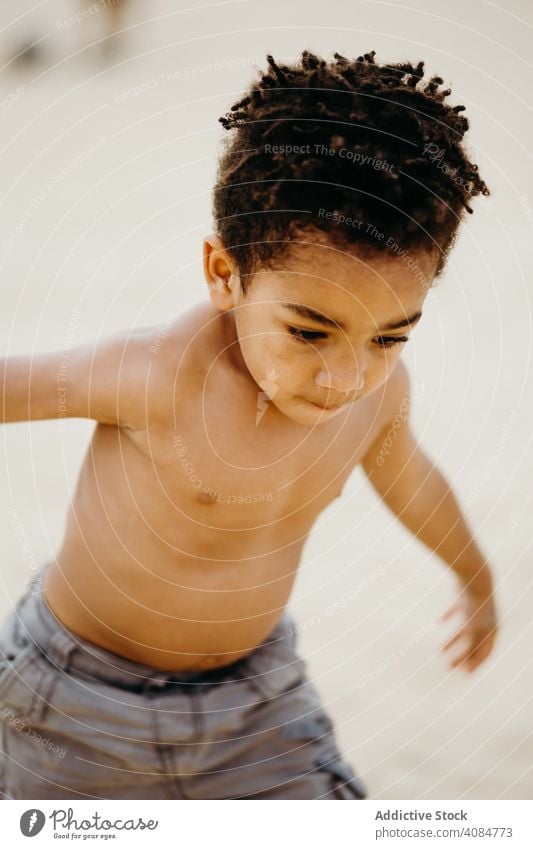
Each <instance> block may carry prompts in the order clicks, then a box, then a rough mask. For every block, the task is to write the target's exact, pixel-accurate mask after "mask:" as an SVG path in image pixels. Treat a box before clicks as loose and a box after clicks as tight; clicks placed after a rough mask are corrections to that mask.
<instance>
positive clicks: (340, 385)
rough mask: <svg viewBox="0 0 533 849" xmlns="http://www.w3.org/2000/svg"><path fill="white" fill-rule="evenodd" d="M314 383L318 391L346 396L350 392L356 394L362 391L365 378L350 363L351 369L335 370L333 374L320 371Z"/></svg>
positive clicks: (326, 370)
mask: <svg viewBox="0 0 533 849" xmlns="http://www.w3.org/2000/svg"><path fill="white" fill-rule="evenodd" d="M315 383H316V385H317V387H318V388H319V389H328V390H331V391H333V392H338V393H339V394H341V395H348V394H349V393H350V392H358V391H359V390H361V389H363V387H364V385H365V378H364V374H363V372H362V370H361V369H360V368H358V367H357V366H354V365H353V362H352V367H351V368H343V369H342V370H341V369H336V370H335V371H334V372H333V371H330V370H328V369H322V371H319V373H318V374H317V376H316V378H315Z"/></svg>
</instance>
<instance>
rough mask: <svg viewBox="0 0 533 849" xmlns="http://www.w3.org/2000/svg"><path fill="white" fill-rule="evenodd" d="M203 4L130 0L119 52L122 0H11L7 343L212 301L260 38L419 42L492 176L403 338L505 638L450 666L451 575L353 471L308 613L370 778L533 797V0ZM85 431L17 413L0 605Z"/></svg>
mask: <svg viewBox="0 0 533 849" xmlns="http://www.w3.org/2000/svg"><path fill="white" fill-rule="evenodd" d="M191 6H193V4H192V3H191V2H190V0H188V2H187V3H185V2H183V0H180V2H171V0H150V2H141V0H131V2H130V3H129V4H128V6H127V7H125V9H124V18H123V21H122V23H121V26H122V27H123V28H124V31H123V32H122V33H121V37H120V39H117V44H116V45H115V47H116V49H115V50H114V51H108V52H107V53H106V52H105V51H103V50H102V44H101V43H98V40H99V39H101V38H102V36H103V35H105V34H106V26H107V21H106V12H105V3H102V2H100V3H98V2H96V0H95V2H94V3H92V4H91V3H87V4H86V13H85V17H83V18H82V20H79V19H77V18H73V16H74V15H76V13H79V11H80V9H81V8H82V4H77V3H75V2H72V3H71V2H68V0H61V2H60V1H59V0H57V2H53V0H48V2H41V3H37V4H32V3H30V2H27V0H3V3H2V7H1V10H0V65H1V73H0V115H1V118H2V122H1V126H2V133H1V139H0V145H1V151H2V153H1V158H0V173H1V184H0V194H1V203H0V210H1V230H0V354H2V355H5V354H17V353H27V352H31V351H35V352H38V351H44V350H47V349H51V348H58V347H63V346H65V347H69V346H71V345H76V344H79V343H81V342H84V341H86V340H88V339H92V338H95V337H97V336H99V335H100V334H106V333H109V332H112V331H114V330H116V329H118V328H127V327H133V326H135V325H141V324H147V323H151V322H153V323H156V322H164V321H165V320H166V319H167V318H168V317H169V315H170V314H171V313H173V312H176V313H177V312H179V311H181V310H183V309H187V308H188V306H189V305H190V304H191V303H193V302H194V301H195V300H203V299H204V298H205V297H206V294H205V291H204V283H203V276H202V270H201V244H202V237H203V235H204V233H206V231H208V230H209V229H211V226H212V225H211V219H210V191H211V186H212V183H213V178H214V173H215V164H216V155H217V151H218V150H219V149H220V147H219V146H220V140H221V138H222V133H223V131H222V129H221V127H220V125H219V124H218V122H217V119H218V117H219V116H220V115H222V114H223V113H224V112H225V111H226V110H227V109H228V108H229V106H230V105H231V104H232V103H233V102H234V100H235V99H237V97H238V96H239V95H240V94H241V92H242V90H243V88H244V87H245V86H246V85H247V84H248V82H249V81H250V80H251V78H252V76H253V75H254V71H255V69H256V68H259V67H263V66H264V65H265V63H266V59H265V55H266V53H272V54H273V55H274V57H275V58H276V59H277V60H279V61H291V60H293V59H295V58H297V56H298V55H299V54H300V52H301V50H303V49H305V48H307V49H310V50H313V51H316V52H319V53H321V54H323V55H324V56H326V57H330V56H331V54H332V53H333V52H334V51H339V52H340V53H343V54H344V55H348V56H357V55H359V54H360V53H363V52H367V51H370V50H376V51H377V59H378V60H380V61H384V60H388V61H391V62H395V61H400V60H407V59H410V60H414V61H418V60H419V59H424V60H425V61H426V69H427V71H429V72H432V73H434V74H437V73H438V74H440V75H441V76H442V77H444V79H445V82H447V83H450V84H451V86H452V89H453V97H452V98H451V100H452V99H453V102H454V103H463V104H465V105H466V107H467V113H466V114H467V115H468V116H469V118H470V120H471V131H470V133H469V140H470V147H471V150H472V153H473V158H474V161H476V162H477V163H478V164H479V167H480V171H481V174H482V176H483V177H484V179H485V180H486V181H487V183H488V184H489V186H490V187H491V188H492V192H493V194H492V197H491V198H490V199H489V200H488V201H487V200H485V199H483V198H478V199H477V200H475V201H474V203H475V214H474V215H473V216H470V217H469V220H468V221H467V223H466V225H465V227H464V230H463V232H462V234H461V237H460V240H459V242H458V244H457V247H456V249H455V252H454V253H453V255H452V258H451V261H450V264H449V268H448V271H447V273H446V276H445V278H443V279H442V281H441V282H439V284H438V287H437V288H436V289H435V290H434V292H433V293H432V295H431V297H430V299H429V300H428V303H427V306H426V310H425V320H424V322H423V323H422V324H421V326H420V327H419V328H418V329H417V330H416V333H415V334H414V336H413V341H412V343H411V344H410V345H409V346H408V348H409V350H406V352H405V354H404V359H405V361H406V362H407V363H408V365H409V369H410V372H411V375H412V378H413V380H414V381H415V382H416V384H417V387H418V391H417V400H416V403H415V411H414V418H415V427H416V431H417V434H418V436H419V438H420V440H421V442H422V444H423V446H424V448H425V450H426V452H427V453H428V454H430V456H431V457H432V458H433V459H434V460H435V461H436V462H438V464H439V466H440V468H441V469H442V470H443V472H444V473H445V474H446V475H447V477H448V479H449V480H450V481H452V482H453V484H454V487H455V491H456V493H457V495H458V496H459V498H460V500H461V502H462V504H463V508H464V510H465V512H466V514H467V517H468V519H469V521H470V523H471V526H472V527H473V528H475V530H476V534H477V538H478V540H479V543H480V545H481V546H482V548H483V550H484V551H485V552H486V553H487V554H488V556H489V557H490V559H491V561H492V563H493V566H494V570H495V574H496V579H497V583H498V594H499V602H500V609H501V614H502V630H501V636H500V638H499V642H498V645H497V650H496V652H495V653H494V655H493V656H492V657H491V658H490V660H489V661H487V662H486V663H485V664H484V665H483V666H482V667H480V669H479V670H478V671H477V673H475V674H474V675H473V676H471V677H468V676H467V675H464V674H463V673H461V672H458V671H456V672H453V673H451V672H450V671H449V670H448V668H447V667H446V666H445V664H444V660H443V657H442V656H441V654H440V652H439V647H440V645H441V644H442V642H443V641H444V639H445V636H446V634H447V633H449V631H448V630H446V629H444V627H443V626H441V625H438V624H436V620H437V618H438V616H439V615H440V613H442V612H443V610H444V609H445V608H446V607H447V606H448V604H449V603H450V601H451V600H452V598H453V593H454V587H455V584H454V580H453V578H452V576H451V575H450V574H449V573H448V572H447V570H446V568H445V567H443V564H442V563H441V562H440V561H439V560H438V559H437V558H436V557H435V556H433V555H431V554H430V553H429V552H428V551H427V550H426V549H425V548H424V547H423V546H422V545H421V544H420V543H418V542H417V541H415V540H414V539H413V538H412V537H411V536H410V534H409V533H408V532H407V531H406V530H405V529H404V528H403V527H402V526H401V525H400V524H399V522H398V521H397V520H396V519H395V518H394V517H393V516H392V515H391V514H390V513H389V511H388V510H387V508H386V507H385V506H384V505H382V504H381V503H380V502H379V501H378V500H377V499H376V496H375V495H374V492H373V490H372V489H371V487H370V485H369V484H368V483H367V481H366V480H365V478H364V476H363V474H362V473H361V472H360V471H359V470H356V472H355V473H354V475H353V476H352V478H351V479H350V481H349V483H348V485H347V486H346V488H345V490H344V492H343V495H342V497H341V498H339V499H337V500H336V501H335V502H334V503H333V504H332V505H331V506H330V508H328V510H327V511H326V512H325V513H324V514H323V515H322V516H321V518H320V520H319V522H318V523H317V525H316V526H315V529H314V532H313V535H312V537H311V538H310V539H309V541H308V544H307V546H306V549H305V557H304V562H303V564H302V568H301V572H300V576H299V579H298V581H297V584H296V588H295V590H294V594H293V597H292V601H291V609H292V612H293V613H294V615H295V616H296V618H297V621H298V622H299V624H300V629H301V633H300V637H299V641H300V649H301V651H302V653H303V654H304V656H305V657H306V658H307V661H308V665H309V670H310V673H311V675H312V677H313V678H314V680H315V682H316V684H317V686H318V688H319V690H320V692H321V694H322V697H323V699H324V702H325V704H326V706H327V708H328V710H329V711H330V713H331V715H332V716H333V718H334V720H335V721H336V723H337V728H338V735H339V739H340V743H341V745H342V748H343V750H344V751H345V753H346V756H347V757H348V759H349V760H350V761H351V762H352V764H353V765H354V767H355V768H356V770H357V771H358V772H360V773H361V774H362V775H363V776H364V779H365V781H366V783H367V786H368V788H369V791H370V794H371V795H372V797H374V798H405V799H439V798H443V799H446V798H450V799H452V798H457V799H499V798H501V799H513V798H514V799H531V798H532V797H533V793H532V789H533V739H532V736H531V732H532V723H531V716H532V706H531V699H532V693H533V687H532V684H533V671H532V664H531V644H532V636H533V628H532V620H533V617H532V615H531V608H532V605H533V590H532V562H531V561H532V557H531V539H532V534H531V526H532V522H533V452H532V446H531V434H532V427H531V418H532V413H533V405H532V394H533V393H532V369H531V342H532V334H531V313H532V311H531V302H530V297H531V291H532V284H531V272H532V267H533V252H532V244H533V169H532V167H531V143H530V142H531V137H532V135H531V134H532V129H533V127H532V104H531V87H532V69H531V63H530V56H531V50H530V46H531V39H532V34H533V10H532V8H531V6H530V4H529V3H528V2H527V0H507V2H506V3H505V7H503V4H500V7H499V6H498V4H497V3H489V2H484V0H470V2H469V3H465V2H459V0H449V2H448V3H446V4H445V5H443V4H441V3H438V2H437V0H423V1H422V0H411V2H410V3H409V5H403V4H402V3H400V2H374V0H372V1H369V0H350V2H348V0H346V2H341V0H329V2H327V3H323V2H317V0H305V2H304V0H295V2H294V3H287V2H282V0H269V2H268V3H262V2H258V0H236V2H214V3H206V4H202V3H201V2H200V3H198V4H197V6H194V7H193V8H192V9H190V8H189V9H187V7H191ZM181 10H182V11H181ZM91 42H95V43H93V44H92V46H91ZM31 44H33V45H34V46H33V48H32V49H31V52H30V53H27V54H26V59H25V58H24V56H22V57H21V56H20V54H21V52H22V51H23V50H24V48H25V47H27V46H29V45H31ZM87 45H89V46H87ZM17 54H18V58H14V57H15V56H17ZM93 427H94V425H93V423H91V422H87V421H82V420H67V421H66V422H55V421H54V422H36V423H33V424H31V425H29V424H11V425H7V426H3V427H0V445H1V451H0V477H1V480H2V486H1V487H0V530H1V534H2V537H1V538H2V556H1V559H0V613H1V614H2V615H4V614H6V613H7V612H8V611H9V610H10V609H11V608H12V606H13V604H14V603H15V602H16V601H17V599H18V598H19V597H20V596H21V594H22V593H23V591H24V589H25V587H26V585H27V582H28V579H29V577H30V576H31V574H33V572H34V571H35V570H36V569H37V568H38V567H39V565H41V564H42V562H43V561H44V560H46V559H48V558H51V557H53V556H54V553H55V551H56V550H57V547H58V545H59V542H60V539H61V536H62V533H63V527H64V518H65V510H66V507H67V503H68V499H69V496H70V494H71V491H72V488H73V486H74V483H75V480H76V476H77V472H78V469H79V466H80V462H81V459H82V456H83V454H84V452H85V450H86V448H87V444H88V440H89V437H90V434H91V432H92V429H93Z"/></svg>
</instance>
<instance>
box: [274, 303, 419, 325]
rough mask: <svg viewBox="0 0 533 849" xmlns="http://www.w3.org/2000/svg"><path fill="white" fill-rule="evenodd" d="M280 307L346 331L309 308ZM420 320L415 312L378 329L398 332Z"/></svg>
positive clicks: (294, 304) (328, 318)
mask: <svg viewBox="0 0 533 849" xmlns="http://www.w3.org/2000/svg"><path fill="white" fill-rule="evenodd" d="M281 306H282V307H286V308H287V309H289V310H292V312H294V313H297V315H300V316H301V317H302V318H308V319H310V320H311V321H316V322H317V323H318V324H325V325H327V326H328V327H337V328H339V329H340V330H346V325H345V324H344V323H343V322H342V321H335V320H334V319H332V318H330V317H329V316H327V315H324V314H323V313H321V312H317V311H316V310H313V309H311V307H306V306H304V304H296V303H282V305H281ZM421 318H422V313H421V312H415V313H413V315H410V316H407V317H406V318H399V319H398V320H397V321H391V322H390V324H385V325H384V327H381V328H380V330H399V328H400V327H408V326H409V325H412V324H416V322H417V321H419V320H420V319H421Z"/></svg>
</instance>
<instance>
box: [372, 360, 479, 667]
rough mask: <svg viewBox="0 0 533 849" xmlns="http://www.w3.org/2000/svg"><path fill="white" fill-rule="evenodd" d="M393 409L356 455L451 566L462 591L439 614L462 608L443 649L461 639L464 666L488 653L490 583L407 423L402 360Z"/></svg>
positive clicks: (444, 485)
mask: <svg viewBox="0 0 533 849" xmlns="http://www.w3.org/2000/svg"><path fill="white" fill-rule="evenodd" d="M392 395H393V404H392V407H393V408H394V409H393V412H392V415H391V416H390V417H389V424H388V425H387V426H386V427H385V428H384V429H383V430H382V431H381V433H380V434H379V436H378V438H377V439H376V440H375V441H374V443H373V444H372V445H371V447H370V449H369V450H368V452H367V453H366V455H365V457H364V458H363V461H362V466H363V469H364V471H365V473H366V474H367V476H368V478H369V480H370V482H371V484H372V485H373V487H374V488H375V489H376V491H377V492H378V493H379V494H380V496H381V498H382V500H383V501H384V502H385V504H387V506H388V507H389V508H390V509H391V510H392V511H393V513H395V514H396V515H397V516H398V518H399V519H400V521H401V522H402V523H403V524H404V525H405V526H406V527H407V528H408V529H409V530H410V531H411V533H413V534H414V535H415V536H416V537H418V539H420V540H422V542H423V543H425V545H427V546H428V547H429V548H430V549H432V550H433V551H435V553H436V554H438V555H439V557H441V558H442V559H443V560H444V561H445V562H446V563H447V564H448V565H449V566H450V567H451V568H452V569H453V571H454V572H455V574H456V575H457V577H458V579H459V581H460V584H461V585H462V593H461V594H460V600H459V601H458V602H455V603H454V604H453V605H452V606H451V607H450V609H449V610H448V611H447V612H446V614H445V615H444V618H447V617H448V616H449V615H450V614H451V613H452V612H453V611H454V610H455V609H460V610H462V612H463V614H465V615H466V619H467V621H466V622H465V623H464V625H463V626H462V627H461V628H460V629H459V630H458V631H457V633H456V634H455V635H454V636H453V638H452V639H451V640H449V641H448V642H447V643H446V645H445V646H444V649H445V650H446V649H449V648H451V647H452V646H453V645H456V644H457V643H459V642H461V641H464V642H466V647H465V649H464V651H462V652H461V654H460V655H459V657H458V658H456V660H455V661H454V662H453V663H452V666H457V665H459V664H460V663H462V662H465V665H466V667H467V668H468V669H469V670H472V669H474V668H475V667H476V666H478V665H479V664H480V663H481V662H482V661H483V660H484V659H485V658H486V657H487V655H488V654H489V653H490V651H491V649H492V647H493V644H494V639H495V635H496V614H495V609H494V599H493V583H492V575H491V570H490V567H489V565H488V564H487V562H486V560H485V558H484V556H483V554H482V552H481V551H480V550H479V548H478V547H477V545H476V543H475V541H474V538H473V536H472V533H471V531H470V528H469V527H468V525H467V523H466V520H465V518H464V516H463V514H462V512H461V509H460V507H459V504H458V503H457V500H456V498H455V496H454V494H453V492H452V489H451V487H450V485H449V484H448V482H447V481H446V479H445V478H444V476H443V475H442V474H441V472H440V471H439V470H438V468H437V467H436V466H435V465H434V463H432V461H431V460H430V459H429V458H428V457H427V456H426V455H425V454H424V453H423V451H422V450H421V449H420V448H419V446H418V444H417V441H416V438H415V436H414V435H413V433H412V431H411V428H410V426H409V395H410V382H409V375H408V373H407V370H406V368H405V366H404V365H403V363H398V365H397V367H396V369H395V370H394V389H393V392H392Z"/></svg>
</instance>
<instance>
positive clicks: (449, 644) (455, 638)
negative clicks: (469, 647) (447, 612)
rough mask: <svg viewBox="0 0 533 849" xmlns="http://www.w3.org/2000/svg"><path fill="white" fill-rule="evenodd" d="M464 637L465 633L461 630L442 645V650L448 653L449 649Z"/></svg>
mask: <svg viewBox="0 0 533 849" xmlns="http://www.w3.org/2000/svg"><path fill="white" fill-rule="evenodd" d="M466 636H467V634H466V631H464V630H463V629H461V630H460V631H458V632H457V633H456V634H454V635H453V637H451V638H450V639H449V640H448V641H447V642H446V643H444V645H443V647H442V650H443V651H448V649H450V648H451V647H452V646H454V645H455V644H456V643H458V642H459V641H460V640H464V639H465V637H466Z"/></svg>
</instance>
